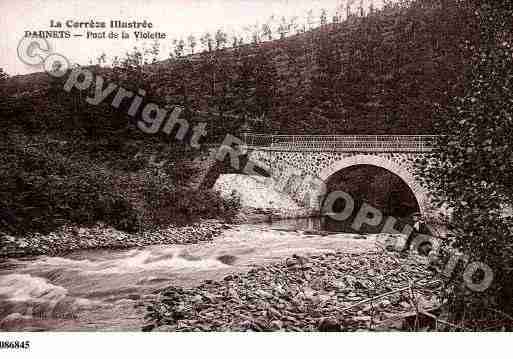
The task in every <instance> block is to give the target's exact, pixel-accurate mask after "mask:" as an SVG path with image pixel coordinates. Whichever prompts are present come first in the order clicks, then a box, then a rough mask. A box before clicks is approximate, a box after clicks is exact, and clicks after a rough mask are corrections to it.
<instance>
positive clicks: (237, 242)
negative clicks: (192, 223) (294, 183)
mask: <svg viewBox="0 0 513 359" xmlns="http://www.w3.org/2000/svg"><path fill="white" fill-rule="evenodd" d="M296 228H298V226H297V221H296V222H294V221H292V222H291V221H289V222H287V221H285V222H278V223H276V224H273V225H266V224H262V225H240V226H234V227H233V228H231V229H228V230H225V231H224V232H223V233H222V234H221V235H220V236H219V237H218V238H216V239H215V240H214V241H212V242H204V243H199V244H194V245H158V246H149V247H145V248H137V249H129V250H92V251H81V252H75V253H72V254H69V255H65V256H60V257H49V256H38V257H28V258H23V259H9V260H7V261H5V262H3V263H0V330H4V331H5V330H60V331H68V330H140V329H141V327H142V326H143V325H144V314H145V306H144V302H147V301H149V300H151V299H152V298H153V297H154V296H155V292H156V291H157V290H158V289H161V288H164V287H166V286H168V285H182V286H193V285H196V284H199V283H200V282H201V281H202V280H205V279H212V280H218V279H221V278H222V277H223V276H224V275H226V274H227V273H230V272H241V271H247V270H249V269H250V268H252V267H253V266H255V265H261V264H265V263H269V262H273V261H279V260H282V259H284V258H286V257H289V256H291V255H292V254H303V255H304V254H309V253H316V252H327V251H345V252H347V253H361V252H369V251H375V250H376V249H377V246H376V243H377V239H378V240H379V239H380V238H381V237H380V235H365V236H362V235H358V234H345V233H332V234H310V233H311V232H309V231H306V232H305V231H303V230H302V229H298V230H296ZM303 229H304V226H303Z"/></svg>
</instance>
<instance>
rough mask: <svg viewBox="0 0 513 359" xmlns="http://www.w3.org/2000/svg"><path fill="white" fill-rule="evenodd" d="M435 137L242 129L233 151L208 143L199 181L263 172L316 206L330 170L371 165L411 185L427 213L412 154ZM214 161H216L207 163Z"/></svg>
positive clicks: (205, 183) (276, 185) (301, 201)
mask: <svg viewBox="0 0 513 359" xmlns="http://www.w3.org/2000/svg"><path fill="white" fill-rule="evenodd" d="M434 140H435V136H431V135H318V136H315V135H261V134H244V135H243V138H242V142H243V144H242V145H241V144H240V143H239V146H235V147H233V148H237V151H239V153H238V154H236V153H235V152H236V151H235V150H233V152H232V153H230V151H228V147H226V148H225V149H224V150H221V148H222V147H219V145H218V146H217V147H215V146H213V147H212V149H211V151H210V154H209V158H210V161H209V163H210V164H209V165H208V168H209V171H208V175H204V176H202V178H203V181H202V185H203V186H207V187H211V186H213V185H214V183H215V181H216V180H217V178H218V177H219V175H220V174H222V173H245V174H248V175H256V174H263V175H264V176H267V177H270V178H272V179H273V181H270V182H269V183H270V184H271V183H272V185H273V186H274V188H275V189H278V190H282V191H285V192H287V193H288V194H289V195H290V196H291V197H292V198H293V199H294V200H296V202H298V203H299V204H301V205H304V206H308V207H310V208H312V209H314V210H317V211H318V210H320V209H321V207H322V202H323V200H324V198H325V197H326V195H327V193H326V188H325V186H324V187H323V183H327V182H328V180H329V179H330V177H331V176H333V175H334V174H336V173H337V172H339V171H341V170H343V169H345V168H348V167H351V166H356V165H371V166H376V167H380V168H383V169H385V170H387V171H389V172H391V173H392V174H394V175H396V176H398V177H399V178H400V179H401V180H402V181H403V182H404V183H405V184H406V185H407V186H408V187H409V188H410V190H411V192H412V193H413V195H414V196H415V199H416V200H417V203H418V206H419V208H420V211H421V212H422V213H423V214H424V215H428V214H430V213H432V212H433V207H432V205H431V203H430V199H429V192H428V191H427V189H426V188H424V187H423V186H422V184H421V183H420V182H419V181H418V179H417V178H416V176H415V174H414V168H415V166H417V164H416V160H417V159H420V158H421V157H423V156H426V154H427V153H428V152H430V151H431V150H432V149H433V145H434ZM232 144H235V145H237V144H238V143H237V142H236V141H233V142H232ZM230 145H231V144H230ZM235 155H237V156H238V157H239V159H244V158H245V161H244V160H241V161H238V160H237V161H235V162H237V163H234V162H233V161H232V160H231V157H236V156H235ZM216 156H217V157H216ZM220 160H223V161H220ZM248 161H249V162H250V163H252V164H253V165H251V166H248V165H247V163H248ZM214 162H217V164H218V165H217V166H212V163H214ZM219 163H222V165H219ZM244 163H246V164H244ZM255 164H256V166H255ZM213 168H216V169H215V170H213ZM259 169H260V171H259ZM262 169H263V172H264V173H262Z"/></svg>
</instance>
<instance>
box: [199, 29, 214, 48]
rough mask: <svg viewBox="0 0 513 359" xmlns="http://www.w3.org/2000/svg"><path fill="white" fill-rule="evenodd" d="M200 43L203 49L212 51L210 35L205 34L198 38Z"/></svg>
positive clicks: (212, 45)
mask: <svg viewBox="0 0 513 359" xmlns="http://www.w3.org/2000/svg"><path fill="white" fill-rule="evenodd" d="M200 41H201V44H202V45H203V47H206V48H207V49H208V52H212V50H213V47H214V40H213V39H212V35H210V33H208V32H207V33H205V34H204V35H203V36H202V37H201V38H200Z"/></svg>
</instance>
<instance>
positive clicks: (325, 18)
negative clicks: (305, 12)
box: [321, 9, 328, 26]
mask: <svg viewBox="0 0 513 359" xmlns="http://www.w3.org/2000/svg"><path fill="white" fill-rule="evenodd" d="M327 23H328V14H327V12H326V9H321V26H324V25H326V24H327Z"/></svg>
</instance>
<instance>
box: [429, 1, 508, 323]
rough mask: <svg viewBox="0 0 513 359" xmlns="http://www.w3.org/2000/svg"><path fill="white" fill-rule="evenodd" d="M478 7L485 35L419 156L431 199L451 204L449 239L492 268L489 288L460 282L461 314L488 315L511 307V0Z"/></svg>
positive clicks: (454, 301) (457, 304)
mask: <svg viewBox="0 0 513 359" xmlns="http://www.w3.org/2000/svg"><path fill="white" fill-rule="evenodd" d="M451 3H452V2H451ZM446 6H451V5H450V4H446ZM477 13H478V15H479V19H480V30H481V41H480V44H479V46H473V45H472V44H471V43H469V44H467V46H471V50H472V51H473V53H474V56H473V58H472V59H471V61H470V62H469V65H468V66H469V71H468V76H467V86H466V87H465V88H466V91H465V93H464V94H463V95H462V96H460V97H458V98H456V99H455V100H454V101H452V103H450V104H449V105H448V106H446V107H441V108H439V111H438V114H437V119H436V123H435V124H436V128H437V130H438V131H439V132H440V133H441V134H443V135H444V137H441V138H439V139H438V141H437V149H436V150H435V151H434V153H433V154H432V155H431V156H430V157H428V158H427V159H425V160H422V161H420V162H419V165H420V166H419V172H420V173H419V179H420V180H423V179H424V180H423V181H424V184H425V186H426V187H427V188H429V189H430V192H431V193H432V194H433V197H434V199H435V200H434V203H435V204H437V205H439V206H442V205H443V206H446V207H447V208H449V209H450V214H449V215H448V216H447V218H446V219H447V220H448V221H449V229H450V231H451V232H450V233H451V239H452V246H453V247H454V248H455V249H457V250H459V251H461V252H463V253H464V254H465V255H467V256H468V257H469V261H470V262H472V261H480V262H482V263H485V264H486V265H488V266H489V267H490V268H491V269H492V271H493V283H492V285H491V287H490V288H488V289H487V290H486V291H485V292H479V291H474V292H469V290H468V289H465V288H463V287H462V286H460V285H458V286H455V288H454V293H453V297H451V301H450V304H451V305H452V312H453V313H454V315H455V316H456V319H458V315H461V314H462V313H466V315H467V316H468V315H470V316H474V317H475V316H480V317H487V316H489V315H490V311H489V308H492V309H493V308H496V309H500V310H501V311H504V312H507V313H509V314H511V313H513V217H512V211H511V209H512V208H513V187H512V186H511V183H513V158H512V156H511V153H513V138H512V136H511V128H513V49H512V45H513V41H512V39H513V32H512V31H511V29H512V27H511V25H512V24H511V21H512V20H511V19H512V18H513V9H512V4H511V2H509V1H493V2H492V1H481V3H480V6H479V8H478V9H477ZM484 274H485V273H484V272H483V273H479V274H478V278H477V279H479V275H481V278H482V276H483V275H484Z"/></svg>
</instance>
